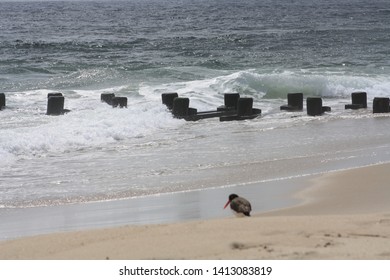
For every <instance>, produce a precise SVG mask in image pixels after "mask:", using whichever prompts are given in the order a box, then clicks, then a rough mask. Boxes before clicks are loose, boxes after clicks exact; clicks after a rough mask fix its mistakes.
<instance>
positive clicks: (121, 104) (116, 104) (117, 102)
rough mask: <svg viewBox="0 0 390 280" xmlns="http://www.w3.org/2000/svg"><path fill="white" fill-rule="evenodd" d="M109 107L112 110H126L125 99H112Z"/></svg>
mask: <svg viewBox="0 0 390 280" xmlns="http://www.w3.org/2000/svg"><path fill="white" fill-rule="evenodd" d="M111 105H112V107H113V108H116V107H119V108H127V97H113V98H112V99H111Z"/></svg>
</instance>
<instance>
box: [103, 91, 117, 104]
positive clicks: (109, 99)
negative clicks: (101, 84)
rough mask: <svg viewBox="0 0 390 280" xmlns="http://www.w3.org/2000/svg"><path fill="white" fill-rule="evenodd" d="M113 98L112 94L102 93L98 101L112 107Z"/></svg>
mask: <svg viewBox="0 0 390 280" xmlns="http://www.w3.org/2000/svg"><path fill="white" fill-rule="evenodd" d="M114 97H115V94H114V93H102V94H100V100H101V101H102V102H105V103H107V104H108V105H112V99H113V98H114Z"/></svg>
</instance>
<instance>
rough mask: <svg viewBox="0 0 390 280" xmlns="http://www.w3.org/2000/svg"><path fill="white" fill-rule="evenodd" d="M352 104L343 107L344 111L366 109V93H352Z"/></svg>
mask: <svg viewBox="0 0 390 280" xmlns="http://www.w3.org/2000/svg"><path fill="white" fill-rule="evenodd" d="M351 98H352V104H347V105H345V109H352V110H356V109H363V108H367V93H366V92H352V93H351Z"/></svg>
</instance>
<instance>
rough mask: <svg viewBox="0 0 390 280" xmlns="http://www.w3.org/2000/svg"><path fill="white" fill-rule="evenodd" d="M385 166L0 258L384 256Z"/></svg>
mask: <svg viewBox="0 0 390 280" xmlns="http://www.w3.org/2000/svg"><path fill="white" fill-rule="evenodd" d="M389 171H390V164H383V165H376V166H370V167H364V168H358V169H352V170H347V171H340V172H334V173H330V174H326V175H323V176H320V177H318V178H316V179H315V180H312V181H310V182H308V183H309V185H310V187H309V188H307V189H305V190H304V191H302V192H301V193H299V194H297V195H299V197H300V198H302V201H303V203H302V204H301V205H298V206H295V207H291V208H288V209H281V210H278V211H273V212H269V213H262V214H256V213H254V214H253V216H252V217H248V218H236V217H231V218H225V219H218V220H206V221H195V222H186V223H178V224H167V225H148V226H124V227H118V228H108V229H100V230H90V231H80V232H71V233H57V234H49V235H41V236H35V237H27V238H22V239H17V240H11V241H4V242H1V243H0V258H1V259H390V186H389V181H390V172H389ZM254 203H255V202H254V201H252V204H254Z"/></svg>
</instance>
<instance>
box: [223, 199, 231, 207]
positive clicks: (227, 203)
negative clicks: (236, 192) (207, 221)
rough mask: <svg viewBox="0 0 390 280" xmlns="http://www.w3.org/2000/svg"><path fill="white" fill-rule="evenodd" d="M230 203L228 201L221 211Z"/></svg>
mask: <svg viewBox="0 0 390 280" xmlns="http://www.w3.org/2000/svg"><path fill="white" fill-rule="evenodd" d="M229 203H230V200H228V202H226V204H225V206H224V207H223V209H225V208H226V207H227V206H228V205H229Z"/></svg>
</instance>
